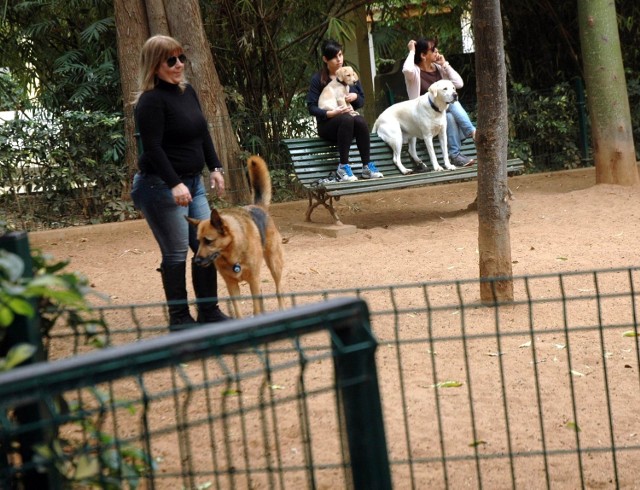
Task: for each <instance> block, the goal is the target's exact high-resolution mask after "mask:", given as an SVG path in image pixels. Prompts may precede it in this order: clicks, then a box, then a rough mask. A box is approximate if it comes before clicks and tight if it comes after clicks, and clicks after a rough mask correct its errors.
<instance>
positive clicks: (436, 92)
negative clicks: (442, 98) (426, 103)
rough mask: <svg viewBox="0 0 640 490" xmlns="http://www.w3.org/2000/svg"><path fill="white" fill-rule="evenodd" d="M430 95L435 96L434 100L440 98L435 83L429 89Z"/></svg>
mask: <svg viewBox="0 0 640 490" xmlns="http://www.w3.org/2000/svg"><path fill="white" fill-rule="evenodd" d="M429 93H430V94H431V95H432V96H433V98H436V97H437V96H438V86H437V85H436V84H435V83H432V84H431V87H429Z"/></svg>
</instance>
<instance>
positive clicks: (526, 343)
mask: <svg viewBox="0 0 640 490" xmlns="http://www.w3.org/2000/svg"><path fill="white" fill-rule="evenodd" d="M525 347H531V341H529V342H525V343H524V344H520V348H521V349H524V348H525Z"/></svg>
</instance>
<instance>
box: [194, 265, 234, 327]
mask: <svg viewBox="0 0 640 490" xmlns="http://www.w3.org/2000/svg"><path fill="white" fill-rule="evenodd" d="M191 279H192V280H193V290H194V291H195V293H196V298H197V300H198V303H197V307H198V323H214V322H223V321H225V320H229V317H228V316H227V315H225V314H224V313H222V311H221V310H220V308H219V307H218V273H217V272H216V270H215V269H214V268H213V267H202V266H199V265H197V264H196V263H195V262H194V261H191Z"/></svg>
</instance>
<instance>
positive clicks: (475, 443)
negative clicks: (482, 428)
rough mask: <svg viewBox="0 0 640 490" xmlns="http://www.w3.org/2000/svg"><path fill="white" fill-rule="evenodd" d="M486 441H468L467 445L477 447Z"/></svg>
mask: <svg viewBox="0 0 640 490" xmlns="http://www.w3.org/2000/svg"><path fill="white" fill-rule="evenodd" d="M486 443H487V441H483V440H479V441H473V442H470V443H469V447H478V446H480V445H482V444H486Z"/></svg>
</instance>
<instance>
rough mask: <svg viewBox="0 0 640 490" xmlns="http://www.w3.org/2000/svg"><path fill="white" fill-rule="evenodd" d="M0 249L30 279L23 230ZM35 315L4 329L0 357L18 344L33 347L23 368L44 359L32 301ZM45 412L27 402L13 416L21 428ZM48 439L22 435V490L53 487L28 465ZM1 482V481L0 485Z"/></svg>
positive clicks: (1, 455)
mask: <svg viewBox="0 0 640 490" xmlns="http://www.w3.org/2000/svg"><path fill="white" fill-rule="evenodd" d="M0 249H3V250H6V251H8V252H10V253H13V254H15V255H18V256H19V257H20V258H21V259H22V262H23V264H24V272H23V277H24V278H32V277H33V261H32V260H31V250H30V248H29V239H28V236H27V233H26V232H24V231H20V232H11V233H7V234H4V235H2V236H0ZM31 303H32V306H33V309H34V310H35V311H36V313H35V315H34V316H33V317H31V318H27V317H26V316H23V315H16V316H15V318H14V320H13V323H12V324H11V325H9V327H7V330H6V332H5V334H6V335H5V337H4V338H3V339H2V341H0V356H5V355H7V352H9V350H10V349H11V348H12V347H13V346H15V345H17V344H21V343H27V344H31V345H33V346H34V347H35V348H36V351H35V353H34V354H33V356H32V357H31V358H30V359H28V360H26V361H25V362H24V363H23V365H27V364H34V363H36V362H41V361H43V360H44V349H43V346H42V338H41V335H40V318H39V315H38V312H37V304H36V300H32V301H31ZM46 413H47V410H46V407H44V405H42V404H41V403H29V404H26V405H23V406H20V407H18V408H16V409H15V411H14V417H15V418H16V420H17V421H18V422H19V423H20V424H23V425H26V424H29V423H32V422H38V421H40V420H42V419H43V418H44V417H45V416H46V415H45V414H46ZM50 437H51V433H50V431H46V430H44V429H34V430H32V431H29V432H26V433H24V434H23V435H22V436H21V437H20V438H19V444H20V456H21V458H22V461H23V462H24V464H25V466H26V467H27V468H29V469H28V470H27V471H25V474H24V476H23V478H22V481H23V482H24V485H25V488H39V489H40V488H41V489H46V488H52V487H53V485H54V476H53V475H49V474H47V473H42V472H39V471H38V470H37V469H36V468H35V467H34V466H32V465H29V462H31V461H32V460H33V457H34V451H33V447H34V445H36V444H39V443H43V442H45V441H46V440H49V439H50ZM10 449H11V448H8V447H0V465H5V464H6V463H7V458H8V455H9V451H10ZM0 483H1V482H0Z"/></svg>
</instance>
